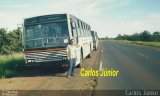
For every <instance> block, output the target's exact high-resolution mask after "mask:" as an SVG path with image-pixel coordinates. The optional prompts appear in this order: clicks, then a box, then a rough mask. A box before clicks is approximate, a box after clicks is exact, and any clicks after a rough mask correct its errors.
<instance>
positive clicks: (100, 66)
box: [99, 61, 102, 71]
mask: <svg viewBox="0 0 160 96" xmlns="http://www.w3.org/2000/svg"><path fill="white" fill-rule="evenodd" d="M99 71H102V61H100V65H99Z"/></svg>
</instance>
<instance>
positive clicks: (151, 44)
mask: <svg viewBox="0 0 160 96" xmlns="http://www.w3.org/2000/svg"><path fill="white" fill-rule="evenodd" d="M114 41H117V42H122V43H129V44H137V45H144V46H151V47H157V48H160V42H143V41H128V40H114Z"/></svg>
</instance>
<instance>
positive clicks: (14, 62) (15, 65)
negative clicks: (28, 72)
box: [0, 53, 25, 78]
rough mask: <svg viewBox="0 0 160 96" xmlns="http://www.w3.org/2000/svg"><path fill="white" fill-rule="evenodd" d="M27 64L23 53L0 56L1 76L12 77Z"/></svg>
mask: <svg viewBox="0 0 160 96" xmlns="http://www.w3.org/2000/svg"><path fill="white" fill-rule="evenodd" d="M24 65H25V61H24V58H23V53H14V54H12V55H1V56H0V78H6V77H12V76H14V75H16V74H17V71H18V70H19V69H20V68H22V67H23V66H24Z"/></svg>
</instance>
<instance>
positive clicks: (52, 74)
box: [0, 44, 101, 96]
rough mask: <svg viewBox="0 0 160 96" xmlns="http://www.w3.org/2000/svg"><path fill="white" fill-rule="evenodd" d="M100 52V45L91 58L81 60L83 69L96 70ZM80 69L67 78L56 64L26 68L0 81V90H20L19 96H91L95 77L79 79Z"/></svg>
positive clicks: (65, 73)
mask: <svg viewBox="0 0 160 96" xmlns="http://www.w3.org/2000/svg"><path fill="white" fill-rule="evenodd" d="M100 50H101V44H100V47H99V49H98V50H97V51H93V52H92V55H91V58H86V59H84V60H83V67H84V68H85V69H90V68H92V69H97V67H98V65H99V60H98V58H99V56H100ZM80 69H81V68H76V70H75V74H76V76H72V77H70V78H67V77H66V75H67V72H66V69H65V68H64V69H61V70H60V69H59V66H57V65H56V64H50V63H48V64H45V65H44V64H39V65H34V66H26V67H25V68H24V69H23V70H22V71H20V74H18V75H17V76H15V77H12V78H6V79H0V90H18V92H19V90H21V91H20V92H19V94H21V96H49V95H50V96H51V95H53V94H54V95H56V96H62V95H65V96H66V95H74V94H76V95H79V96H81V95H85V96H86V95H92V90H93V87H94V86H95V84H96V81H95V77H81V76H80ZM22 90H23V91H22ZM33 94H34V95H33ZM18 96H20V95H18Z"/></svg>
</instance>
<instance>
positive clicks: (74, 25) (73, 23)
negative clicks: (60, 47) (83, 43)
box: [71, 21, 77, 37]
mask: <svg viewBox="0 0 160 96" xmlns="http://www.w3.org/2000/svg"><path fill="white" fill-rule="evenodd" d="M71 26H72V36H73V37H77V30H76V23H75V22H73V21H71Z"/></svg>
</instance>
